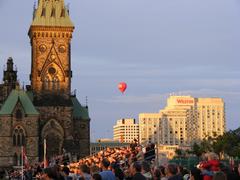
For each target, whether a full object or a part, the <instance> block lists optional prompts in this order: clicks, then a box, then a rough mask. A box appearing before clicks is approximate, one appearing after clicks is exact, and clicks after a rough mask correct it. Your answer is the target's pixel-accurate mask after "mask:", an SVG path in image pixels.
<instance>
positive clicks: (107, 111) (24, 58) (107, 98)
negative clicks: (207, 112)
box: [0, 0, 240, 141]
mask: <svg viewBox="0 0 240 180" xmlns="http://www.w3.org/2000/svg"><path fill="white" fill-rule="evenodd" d="M69 2H71V4H70V16H71V19H72V21H73V23H74V24H75V31H74V34H73V40H72V71H73V79H72V91H73V90H75V89H77V97H78V98H79V99H80V101H81V104H82V105H86V96H87V97H88V107H89V112H90V118H91V138H92V141H93V140H96V139H98V138H112V134H113V133H112V127H113V125H114V124H115V122H116V121H117V120H118V119H121V118H124V117H125V118H128V117H129V118H135V119H137V120H138V114H139V113H141V112H149V113H154V112H158V110H160V109H162V108H163V107H165V104H166V99H167V97H168V95H169V94H170V93H182V94H186V95H192V96H196V97H200V96H204V97H212V96H214V97H220V98H223V99H224V102H225V105H226V122H227V130H230V129H231V130H234V129H237V128H238V127H239V126H240V124H239V122H240V111H239V108H240V71H239V66H240V61H239V59H240V53H239V47H240V33H239V32H240V22H239V19H240V2H239V1H237V0H229V1H225V0H213V1H208V0H201V1H200V0H199V1H195V2H192V1H191V0H182V1H181V2H178V1H174V2H173V1H171V2H170V1H166V0H165V1H158V0H152V1H151V2H146V1H144V0H132V1H128V0H122V1H119V2H113V1H111V0H102V1H97V0H93V1H87V0H82V1H70V0H65V3H66V4H67V3H69ZM33 5H34V0H32V1H29V0H22V1H17V2H16V1H14V0H1V2H0V21H1V22H3V23H2V25H3V26H2V27H3V28H1V30H0V39H1V41H0V59H1V60H0V65H1V66H2V67H3V66H4V65H5V63H6V60H7V58H8V57H13V60H14V63H15V65H16V66H17V68H18V79H20V83H21V84H22V83H23V82H24V84H25V85H27V84H30V83H29V74H30V68H31V46H30V43H29V38H28V36H27V33H28V28H29V27H30V24H31V21H32V13H33ZM6 18H7V20H6ZM0 73H1V72H0ZM1 74H2V73H1ZM0 78H2V75H0ZM122 81H124V82H126V83H127V84H128V89H127V90H126V92H125V93H124V95H122V94H121V93H120V92H119V91H118V87H117V85H118V83H119V82H122Z"/></svg>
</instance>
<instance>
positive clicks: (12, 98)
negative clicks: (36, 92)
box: [0, 90, 39, 115]
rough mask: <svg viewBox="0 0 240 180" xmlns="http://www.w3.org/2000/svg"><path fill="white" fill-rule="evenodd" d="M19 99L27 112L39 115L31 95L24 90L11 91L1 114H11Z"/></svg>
mask: <svg viewBox="0 0 240 180" xmlns="http://www.w3.org/2000/svg"><path fill="white" fill-rule="evenodd" d="M18 101H20V103H21V105H22V107H23V109H24V112H25V113H26V114H28V115H39V113H38V111H37V110H36V109H35V107H34V106H33V104H32V102H31V100H30V98H29V96H28V95H27V93H26V92H25V91H23V90H13V91H12V92H11V93H10V95H9V96H8V98H7V100H6V101H5V102H4V104H3V106H2V108H1V110H0V115H11V114H12V112H13V110H14V108H15V106H16V104H17V103H18Z"/></svg>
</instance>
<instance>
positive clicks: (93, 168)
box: [90, 165, 100, 176]
mask: <svg viewBox="0 0 240 180" xmlns="http://www.w3.org/2000/svg"><path fill="white" fill-rule="evenodd" d="M99 173H100V168H99V167H98V166H96V165H93V166H91V167H90V174H91V176H93V175H94V174H99Z"/></svg>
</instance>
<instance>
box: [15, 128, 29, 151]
mask: <svg viewBox="0 0 240 180" xmlns="http://www.w3.org/2000/svg"><path fill="white" fill-rule="evenodd" d="M12 138H13V146H18V147H20V146H25V145H26V136H25V133H24V130H23V128H22V127H20V126H18V127H16V128H15V129H14V131H13V137H12Z"/></svg>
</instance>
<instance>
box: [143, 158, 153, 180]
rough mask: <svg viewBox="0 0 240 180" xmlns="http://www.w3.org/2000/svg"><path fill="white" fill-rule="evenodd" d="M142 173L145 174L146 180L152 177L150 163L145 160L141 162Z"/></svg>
mask: <svg viewBox="0 0 240 180" xmlns="http://www.w3.org/2000/svg"><path fill="white" fill-rule="evenodd" d="M142 174H143V176H145V178H146V179H147V180H151V179H152V174H151V167H150V164H149V163H148V162H147V161H143V162H142Z"/></svg>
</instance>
